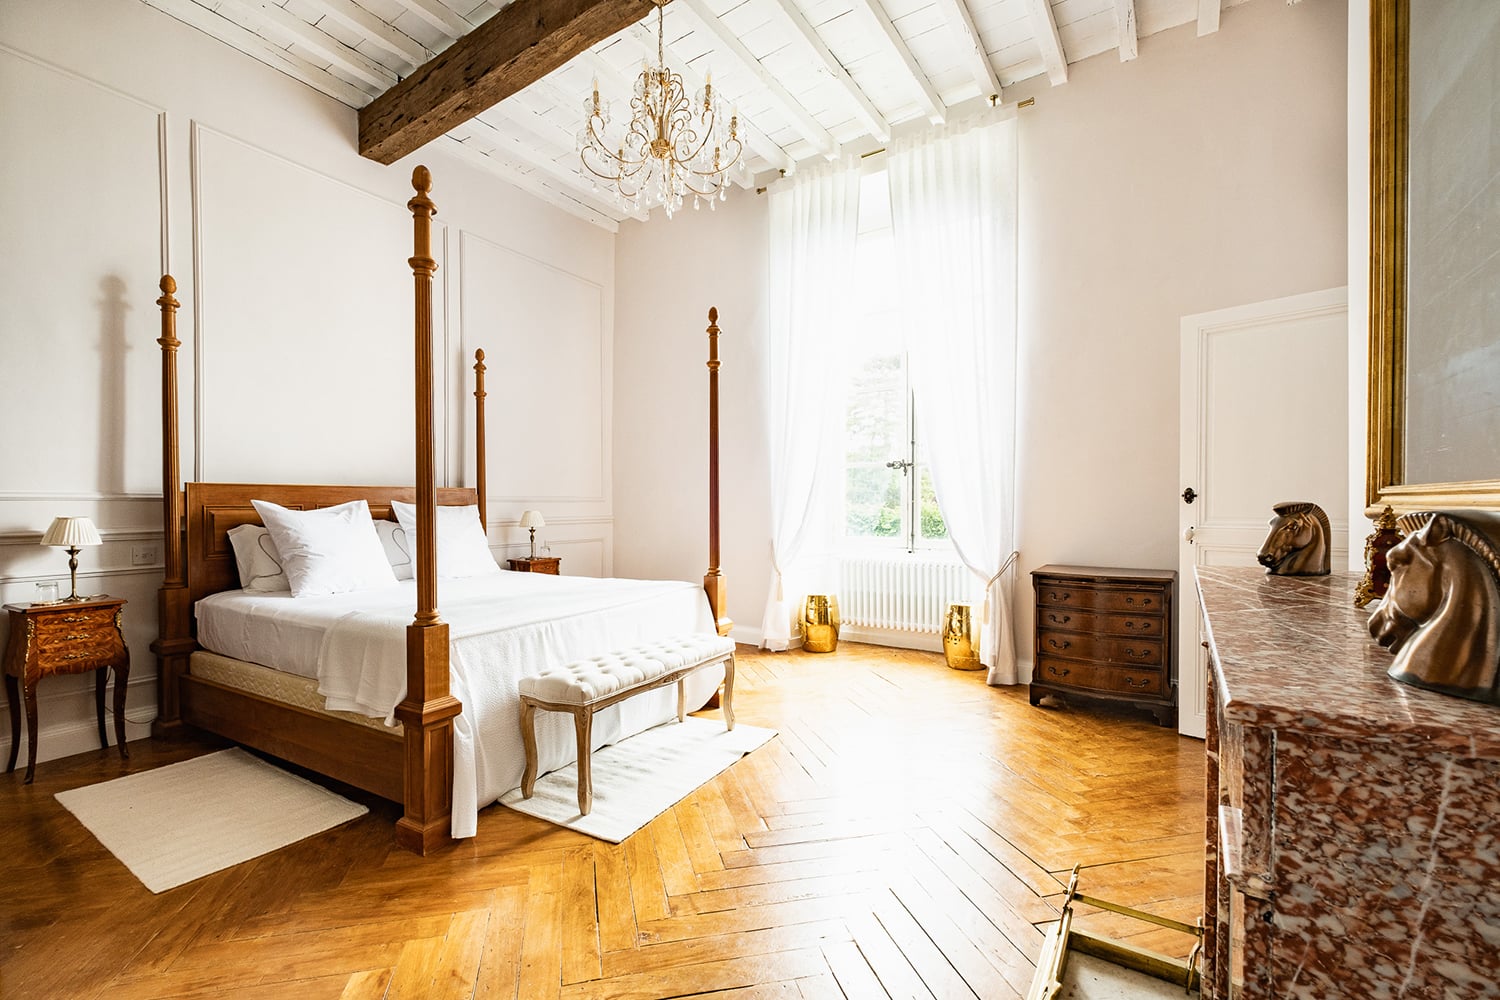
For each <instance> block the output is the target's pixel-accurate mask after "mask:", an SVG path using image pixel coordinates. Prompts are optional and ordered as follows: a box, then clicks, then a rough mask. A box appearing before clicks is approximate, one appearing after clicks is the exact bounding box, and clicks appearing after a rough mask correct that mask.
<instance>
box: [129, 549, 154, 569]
mask: <svg viewBox="0 0 1500 1000" xmlns="http://www.w3.org/2000/svg"><path fill="white" fill-rule="evenodd" d="M160 561H161V550H160V549H159V548H158V547H157V546H156V545H155V544H154V543H147V544H144V545H132V546H131V547H130V565H132V566H155V565H156V564H157V563H158V562H160Z"/></svg>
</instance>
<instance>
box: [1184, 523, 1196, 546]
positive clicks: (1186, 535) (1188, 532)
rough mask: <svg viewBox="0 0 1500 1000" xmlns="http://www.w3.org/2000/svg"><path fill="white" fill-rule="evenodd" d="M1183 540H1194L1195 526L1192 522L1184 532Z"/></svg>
mask: <svg viewBox="0 0 1500 1000" xmlns="http://www.w3.org/2000/svg"><path fill="white" fill-rule="evenodd" d="M1182 540H1183V541H1184V542H1191V541H1192V540H1193V526H1192V525H1191V524H1190V525H1188V527H1187V530H1186V531H1184V532H1183V533H1182Z"/></svg>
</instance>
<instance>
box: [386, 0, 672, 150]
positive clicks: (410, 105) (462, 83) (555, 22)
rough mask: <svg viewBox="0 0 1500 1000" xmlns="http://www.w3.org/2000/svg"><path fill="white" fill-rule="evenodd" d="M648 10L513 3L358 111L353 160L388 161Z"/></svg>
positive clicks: (643, 6)
mask: <svg viewBox="0 0 1500 1000" xmlns="http://www.w3.org/2000/svg"><path fill="white" fill-rule="evenodd" d="M403 2H404V3H412V2H414V0H403ZM650 9H651V6H650V4H649V3H648V2H647V0H515V2H514V3H512V4H511V5H510V6H508V7H506V8H505V9H504V10H502V11H500V13H498V14H496V15H495V16H494V17H492V18H490V19H489V20H488V21H486V22H484V23H483V24H481V25H480V26H479V27H477V28H475V29H474V30H473V31H471V32H469V33H468V34H467V35H464V36H463V37H462V38H460V39H459V40H458V41H456V42H454V43H453V44H452V45H451V46H450V47H449V48H448V49H447V50H446V51H445V52H443V54H442V55H440V56H438V57H437V58H436V59H433V60H432V61H431V62H429V63H427V64H426V65H424V66H422V67H421V68H420V69H418V70H416V71H415V72H414V73H412V75H411V76H408V77H407V78H406V79H405V80H402V81H401V82H400V83H398V84H396V86H394V87H392V88H391V89H390V90H388V91H386V92H385V93H383V94H381V95H380V96H379V97H377V98H375V100H373V101H371V102H370V104H369V105H368V106H366V107H365V108H363V109H361V110H360V112H359V152H360V155H361V156H367V157H369V158H370V159H372V160H378V161H379V162H381V163H394V162H395V161H396V160H399V159H400V158H401V157H403V156H405V155H406V154H408V153H410V152H412V151H413V150H416V149H419V148H421V147H422V146H424V145H426V144H427V143H429V142H431V141H432V140H433V139H436V138H437V137H438V136H440V135H442V134H443V133H444V132H447V131H448V130H449V129H451V128H453V127H454V126H455V125H458V124H461V123H463V122H466V121H468V120H469V119H470V118H473V117H474V116H475V115H477V114H479V112H481V111H483V110H485V109H486V108H490V107H493V106H495V105H496V104H498V103H500V102H501V101H503V100H504V99H505V98H506V97H508V96H510V95H511V94H514V93H515V92H516V91H518V90H520V89H521V88H523V87H525V86H527V85H528V84H530V83H532V82H533V81H536V80H540V79H541V78H542V77H544V76H546V75H547V74H548V73H550V72H552V71H553V70H555V69H557V68H558V67H559V66H561V65H562V64H563V63H565V62H567V61H568V60H569V59H571V58H573V57H574V56H576V55H577V54H578V53H580V52H583V51H585V50H586V49H588V47H589V46H591V45H594V44H595V43H597V42H599V41H602V40H603V39H605V38H608V37H609V36H610V35H613V34H614V33H615V32H617V31H620V30H622V29H624V28H627V27H629V26H630V25H631V24H634V23H635V22H636V21H639V20H640V19H641V18H643V17H645V16H646V14H647V13H649V12H650Z"/></svg>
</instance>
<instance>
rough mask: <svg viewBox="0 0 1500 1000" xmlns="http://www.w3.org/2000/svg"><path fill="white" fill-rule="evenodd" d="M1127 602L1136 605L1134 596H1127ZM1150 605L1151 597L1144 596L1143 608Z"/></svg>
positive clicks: (1142, 600)
mask: <svg viewBox="0 0 1500 1000" xmlns="http://www.w3.org/2000/svg"><path fill="white" fill-rule="evenodd" d="M1125 603H1126V604H1129V605H1132V606H1134V604H1135V598H1134V597H1127V598H1125ZM1150 606H1151V598H1149V597H1143V598H1141V607H1143V608H1149V607H1150Z"/></svg>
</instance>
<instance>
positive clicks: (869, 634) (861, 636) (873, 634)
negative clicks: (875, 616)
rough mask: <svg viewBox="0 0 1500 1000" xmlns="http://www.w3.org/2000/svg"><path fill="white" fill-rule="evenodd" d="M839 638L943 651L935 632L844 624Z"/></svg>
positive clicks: (940, 640)
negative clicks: (904, 630)
mask: <svg viewBox="0 0 1500 1000" xmlns="http://www.w3.org/2000/svg"><path fill="white" fill-rule="evenodd" d="M839 638H840V639H847V640H849V641H850V642H867V643H869V644H870V645H872V646H893V647H895V648H896V649H920V650H925V651H926V652H929V653H941V652H942V651H943V638H942V636H940V635H938V634H937V633H935V632H903V631H898V630H896V629H888V628H867V627H860V626H856V625H845V626H844V627H843V628H841V629H840V630H839Z"/></svg>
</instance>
